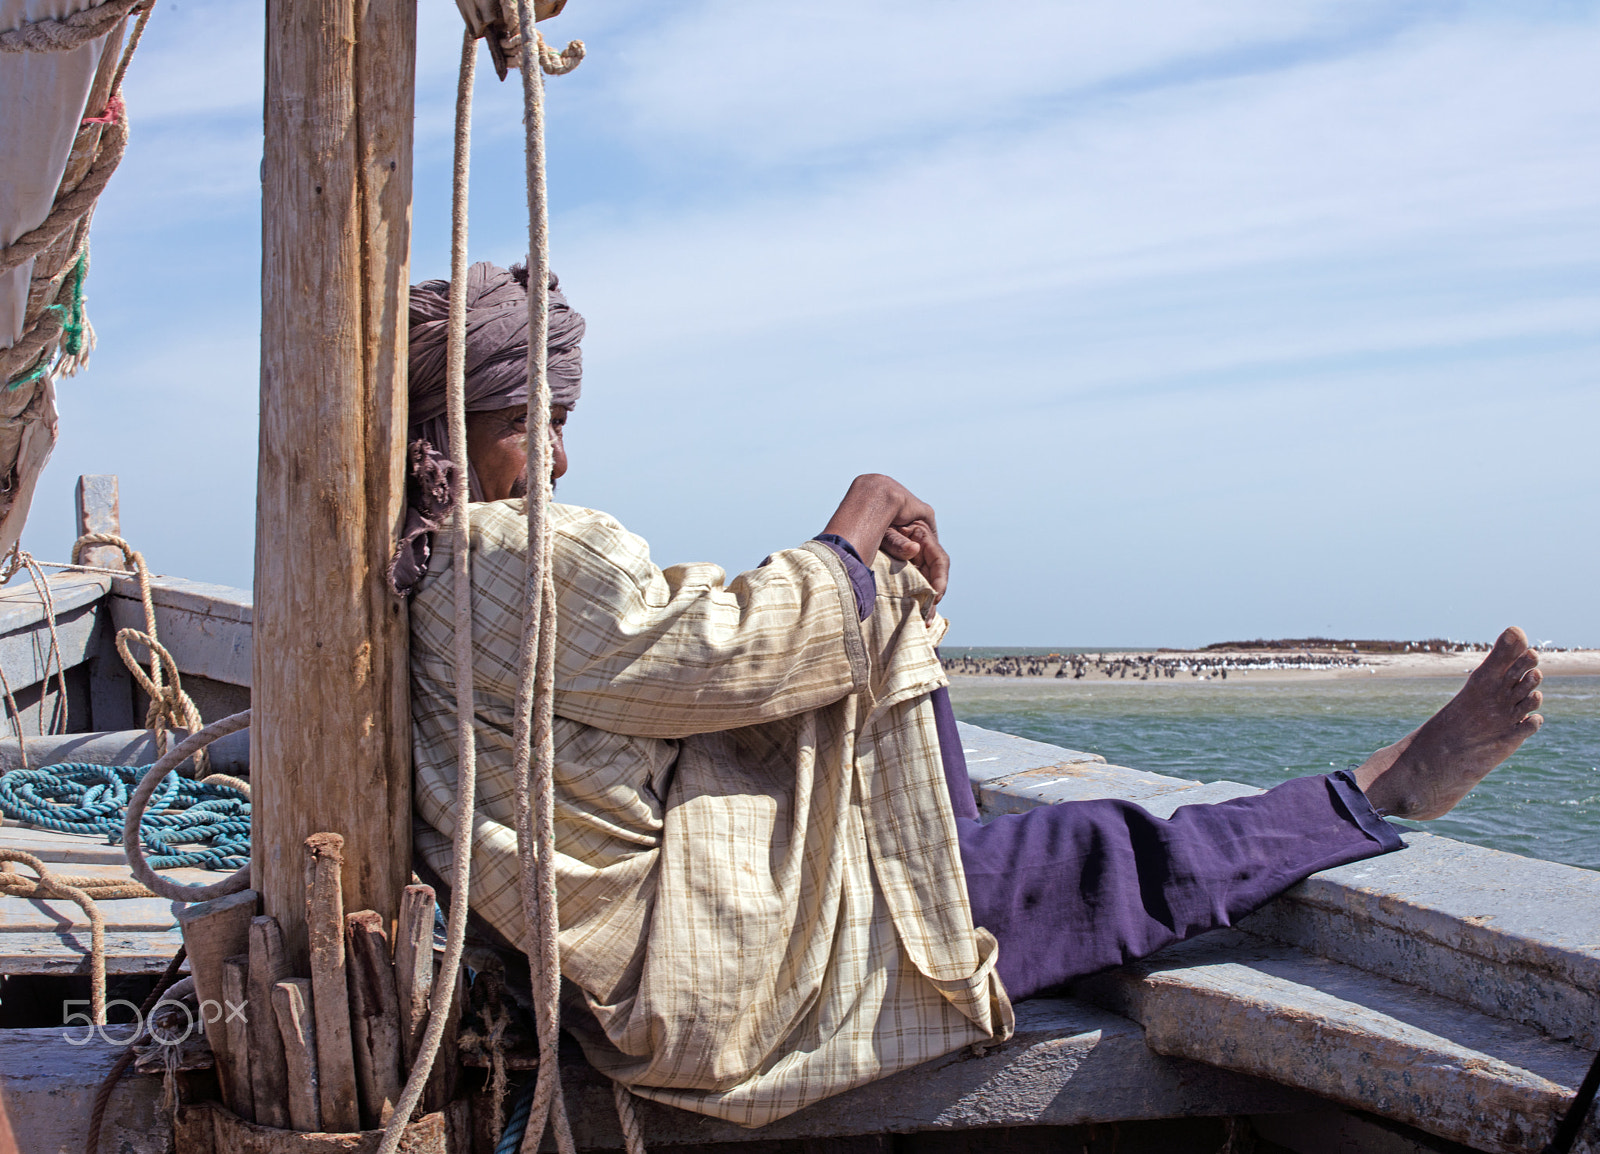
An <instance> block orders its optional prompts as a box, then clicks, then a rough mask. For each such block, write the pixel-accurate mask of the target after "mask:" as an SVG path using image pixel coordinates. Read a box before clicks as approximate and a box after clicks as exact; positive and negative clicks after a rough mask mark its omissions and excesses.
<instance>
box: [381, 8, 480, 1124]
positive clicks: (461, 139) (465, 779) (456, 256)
mask: <svg viewBox="0 0 1600 1154" xmlns="http://www.w3.org/2000/svg"><path fill="white" fill-rule="evenodd" d="M477 58H478V40H477V37H475V36H474V35H473V34H472V31H471V30H470V29H469V30H468V31H467V32H466V33H464V34H463V36H462V39H461V72H460V77H459V79H458V81H457V83H456V134H455V162H454V167H453V170H452V173H451V200H450V312H449V318H448V322H447V323H448V329H447V331H446V337H445V341H446V344H445V418H446V421H447V422H448V424H449V427H450V458H451V460H453V461H456V462H457V467H456V469H455V472H454V474H453V476H452V478H451V484H452V486H453V488H454V492H453V493H452V495H451V500H452V506H453V508H454V515H453V516H452V518H451V522H450V540H451V552H452V566H453V568H452V570H451V578H452V581H453V582H454V585H455V590H454V592H455V605H454V609H455V621H454V625H455V648H454V652H453V654H452V657H453V660H454V666H455V668H454V673H455V679H456V806H455V833H454V837H453V839H452V845H451V854H452V861H451V876H450V912H449V916H448V918H447V919H446V921H445V934H444V957H443V958H442V959H441V960H440V964H439V970H438V973H437V974H436V975H435V976H434V979H433V989H432V990H431V991H430V992H429V995H428V1006H429V1012H428V1025H427V1028H426V1029H425V1030H424V1031H423V1034H422V1042H421V1043H420V1045H419V1046H418V1049H417V1057H416V1060H415V1061H414V1062H413V1063H412V1066H411V1073H410V1074H409V1075H408V1076H407V1077H406V1084H405V1089H403V1090H402V1091H401V1092H400V1100H399V1102H397V1103H396V1104H395V1108H394V1114H393V1116H392V1117H391V1118H390V1119H389V1124H388V1125H387V1126H385V1127H384V1130H383V1142H382V1144H381V1145H379V1147H378V1154H395V1151H396V1150H398V1149H399V1148H400V1138H401V1135H402V1134H404V1132H405V1127H406V1124H407V1123H408V1122H409V1121H410V1120H411V1114H412V1111H414V1110H415V1109H416V1108H417V1103H418V1102H420V1101H421V1100H422V1092H423V1090H424V1089H426V1088H427V1085H428V1077H429V1075H430V1074H431V1073H432V1072H433V1064H434V1061H435V1060H436V1059H437V1058H438V1056H439V1044H440V1042H442V1041H443V1040H444V1032H445V1028H446V1027H447V1026H448V1025H449V1022H448V1021H446V1018H447V1016H448V1007H449V1006H450V993H451V991H452V990H454V989H455V985H456V980H457V975H458V974H459V972H460V969H461V953H462V950H463V949H464V948H465V945H466V937H467V892H468V885H469V883H470V882H471V872H472V826H473V820H472V819H473V814H474V812H475V811H476V809H477V804H478V795H477V789H478V762H477V749H476V746H475V745H474V743H473V735H472V718H473V711H474V703H473V678H472V588H471V580H472V573H471V558H470V552H471V547H470V544H469V541H468V535H467V530H468V524H467V502H468V501H469V500H470V499H471V495H470V494H469V493H468V491H467V469H466V468H465V463H466V460H467V417H466V365H467V339H466V338H467V175H468V170H469V168H470V161H469V158H470V155H471V151H472V82H473V78H474V76H475V74H476V72H477Z"/></svg>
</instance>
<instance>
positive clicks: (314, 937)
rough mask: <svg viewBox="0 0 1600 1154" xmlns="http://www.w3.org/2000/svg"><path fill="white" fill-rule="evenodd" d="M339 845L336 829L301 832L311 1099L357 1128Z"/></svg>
mask: <svg viewBox="0 0 1600 1154" xmlns="http://www.w3.org/2000/svg"><path fill="white" fill-rule="evenodd" d="M342 848H343V843H342V841H341V840H340V838H339V835H338V834H336V833H319V834H312V835H311V836H310V837H308V838H306V868H305V902H306V933H307V935H308V936H309V938H310V955H311V1005H312V1009H313V1011H314V1012H315V1015H316V1022H317V1079H318V1083H317V1101H318V1102H319V1103H320V1104H321V1108H322V1124H323V1125H324V1126H326V1127H327V1128H328V1129H329V1130H330V1131H331V1132H333V1133H338V1134H342V1133H348V1132H350V1131H353V1130H359V1129H361V1116H360V1110H359V1109H358V1108H357V1104H356V1064H355V1051H354V1048H353V1044H352V1042H351V1038H350V992H349V978H348V967H347V965H346V958H345V951H344V906H343V905H342V904H341V902H340V898H339V891H340V878H339V874H340V869H339V864H340V861H339V855H340V851H341V849H342ZM285 1044H287V1040H286V1041H285Z"/></svg>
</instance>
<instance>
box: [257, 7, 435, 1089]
mask: <svg viewBox="0 0 1600 1154" xmlns="http://www.w3.org/2000/svg"><path fill="white" fill-rule="evenodd" d="M266 42H267V47H266V101H265V142H264V144H265V148H264V152H265V156H264V163H263V181H262V220H263V228H262V254H263V257H262V276H261V407H260V414H261V426H260V428H261V436H260V453H259V457H258V473H257V484H256V542H257V549H256V570H255V581H254V593H255V606H254V611H253V624H254V629H255V637H254V654H255V658H254V671H253V674H252V677H251V683H250V684H251V691H252V695H253V713H254V725H253V726H252V728H251V757H250V761H251V765H252V766H253V767H255V778H256V782H257V789H258V791H259V796H258V797H257V798H256V808H255V813H256V818H257V820H256V823H255V829H254V831H253V832H254V837H255V839H256V841H255V847H256V852H255V855H254V861H255V869H256V874H255V875H254V879H253V880H254V884H256V885H257V886H258V887H259V888H260V889H261V890H262V893H263V895H264V898H265V901H266V912H267V913H269V914H272V915H274V916H276V917H277V918H278V920H279V922H280V923H281V924H282V925H283V931H284V936H285V939H286V940H287V942H288V944H289V953H290V956H291V958H295V959H298V958H300V957H302V956H304V952H305V949H306V931H305V929H304V925H303V922H302V920H301V919H302V916H303V915H302V889H301V882H300V879H299V877H298V871H297V870H296V868H295V865H296V862H297V860H298V857H299V848H300V845H301V843H302V841H303V840H304V839H305V838H306V837H307V836H308V835H310V834H313V833H315V832H317V831H318V830H322V829H327V828H329V827H330V826H332V827H333V828H335V829H337V830H339V831H340V832H341V833H343V834H344V836H345V839H346V868H345V870H344V875H343V876H344V886H345V899H346V900H345V904H346V905H347V907H348V908H350V909H372V910H376V911H377V912H378V913H379V914H380V915H382V917H383V919H384V924H385V925H386V926H392V925H393V924H394V919H395V917H396V915H397V913H398V911H399V904H400V891H401V890H402V889H404V888H405V885H406V883H407V882H408V881H409V879H410V872H411V722H410V710H409V704H408V701H407V684H408V676H409V675H408V670H407V663H406V636H407V626H406V614H405V610H404V607H403V605H402V604H401V603H400V602H398V601H397V600H396V599H395V598H394V597H393V596H392V595H391V594H390V593H389V591H388V588H387V585H386V582H385V580H384V573H385V570H386V568H387V565H388V561H389V554H390V552H391V550H392V547H393V546H392V542H393V540H394V536H395V533H396V531H397V530H398V528H399V526H400V523H401V517H402V513H403V509H404V502H405V482H406V473H405V433H406V420H405V411H406V410H405V404H406V336H407V312H406V309H407V300H408V295H409V294H408V265H407V261H408V257H409V247H410V220H411V213H410V206H411V152H412V133H413V123H414V119H415V117H414V113H415V77H414V69H415V61H416V5H415V3H414V2H413V0H361V2H359V3H358V2H357V0H274V2H273V3H271V4H269V5H268V8H267V19H266ZM318 996H319V997H320V996H321V995H320V992H319V994H318ZM319 1024H320V1020H319ZM322 1044H323V1046H324V1047H326V1044H327V1042H326V1039H323V1040H322ZM324 1065H326V1062H324ZM325 1121H327V1120H326V1119H325Z"/></svg>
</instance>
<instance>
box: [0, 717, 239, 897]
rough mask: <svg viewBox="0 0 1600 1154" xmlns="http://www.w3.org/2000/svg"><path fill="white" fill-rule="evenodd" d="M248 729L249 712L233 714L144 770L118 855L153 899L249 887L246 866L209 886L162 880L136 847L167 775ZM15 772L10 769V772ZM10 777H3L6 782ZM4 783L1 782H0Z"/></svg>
mask: <svg viewBox="0 0 1600 1154" xmlns="http://www.w3.org/2000/svg"><path fill="white" fill-rule="evenodd" d="M249 726H250V711H249V710H248V709H246V710H245V711H244V712H242V713H235V714H233V715H232V716H230V717H224V718H223V719H222V720H221V721H213V722H212V723H211V724H210V725H208V726H206V727H205V728H204V729H202V730H200V732H198V733H191V734H190V735H189V736H188V737H186V738H184V739H183V740H182V741H180V742H179V743H178V745H177V747H176V748H174V749H169V750H168V751H167V752H166V753H164V754H162V755H161V756H160V757H159V758H157V759H156V763H155V764H154V765H152V766H151V767H150V768H149V769H147V770H145V774H144V777H143V778H142V779H141V780H140V782H139V785H138V787H137V788H136V789H135V790H134V791H133V795H132V796H131V797H129V798H128V811H127V813H126V815H125V816H124V817H123V820H122V852H123V853H125V854H126V855H127V856H128V868H129V869H130V870H131V871H132V873H133V876H134V877H135V878H137V879H138V880H139V881H142V882H143V883H144V884H145V885H147V886H149V887H150V889H151V890H152V891H153V892H154V893H155V895H156V896H157V897H162V898H167V899H168V900H170V901H175V902H208V901H210V900H211V899H212V898H220V897H226V896H227V895H228V894H236V893H238V892H239V891H240V890H244V889H249V888H250V867H249V866H248V865H246V866H244V867H242V868H240V869H238V870H236V871H235V872H233V873H231V874H229V875H228V876H227V877H225V878H223V879H222V880H221V881H220V882H214V883H212V884H211V885H181V884H179V883H177V882H174V881H170V880H169V879H167V878H164V877H162V876H161V875H160V874H158V873H156V872H155V871H154V870H153V869H151V868H150V863H149V862H147V861H146V860H145V856H144V850H143V849H142V848H141V846H140V842H139V833H140V829H141V828H142V825H143V822H144V811H145V807H146V806H147V805H148V804H149V803H150V798H151V796H152V795H153V794H154V793H155V791H156V787H157V786H159V785H161V784H162V782H163V781H165V780H166V777H167V775H168V774H169V773H170V772H171V771H172V770H174V769H176V768H177V767H178V766H180V765H182V764H183V762H184V760H185V759H186V758H188V757H189V756H190V755H191V754H193V753H195V752H197V751H199V750H201V749H204V748H205V747H206V746H208V745H210V744H211V743H212V742H213V741H215V740H216V739H217V738H219V737H226V736H227V735H228V734H230V733H238V732H239V730H241V729H248V728H249ZM16 772H18V771H17V770H13V771H12V773H16ZM10 777H11V774H7V775H6V779H9V778H10ZM0 780H5V779H0Z"/></svg>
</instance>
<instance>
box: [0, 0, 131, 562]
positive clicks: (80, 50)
mask: <svg viewBox="0 0 1600 1154" xmlns="http://www.w3.org/2000/svg"><path fill="white" fill-rule="evenodd" d="M94 7H96V5H95V4H94V3H91V2H90V0H0V34H3V33H7V32H12V31H14V30H17V29H21V28H23V27H24V26H26V25H30V24H34V23H35V22H38V21H43V20H59V19H62V18H64V17H68V16H70V15H72V14H73V13H75V12H81V11H87V10H88V9H91V8H94ZM119 7H122V8H125V7H126V5H120V6H119ZM126 24H127V20H126V19H125V18H124V19H120V20H117V21H116V22H115V23H113V24H112V25H111V27H110V29H109V30H108V31H106V32H104V33H103V34H101V35H99V36H96V37H94V38H92V39H89V40H87V41H85V42H84V43H82V44H80V45H78V46H77V47H75V48H69V49H66V50H62V51H39V50H22V51H3V52H0V252H4V250H5V249H6V248H8V247H10V246H11V245H13V244H15V243H16V241H17V240H18V239H19V238H21V237H23V236H24V235H26V234H27V233H29V232H31V231H32V230H34V229H36V228H38V227H39V226H40V225H41V224H43V223H44V222H45V220H46V218H48V217H49V215H50V210H51V206H52V205H53V204H54V203H55V202H56V200H57V197H58V196H59V195H62V194H65V193H68V192H70V191H71V190H72V189H74V188H76V187H77V186H78V184H79V182H81V181H82V180H83V179H84V177H85V175H86V174H87V173H89V171H90V169H91V167H92V166H93V164H94V162H95V159H96V155H97V153H98V152H99V151H100V144H101V140H102V138H103V137H105V135H106V133H107V132H108V131H111V132H120V131H121V126H120V125H117V124H112V123H105V124H84V123H83V121H84V120H85V118H87V117H96V116H100V115H103V114H104V113H105V111H106V104H107V101H108V100H109V98H110V95H111V81H112V76H113V74H114V72H115V70H116V65H117V57H118V53H119V51H120V49H121V46H122V40H123V36H124V34H125V30H126ZM88 229H89V220H88V217H87V216H85V217H84V218H83V219H82V220H81V221H79V222H77V223H76V224H75V225H74V226H73V227H70V228H68V229H66V230H65V232H63V233H62V235H61V236H60V237H59V238H57V239H56V240H55V241H53V242H52V243H51V244H49V245H47V246H46V247H45V248H44V249H43V250H41V251H40V252H38V253H37V254H35V255H34V256H32V257H29V258H28V259H25V260H23V261H22V262H21V263H20V264H18V265H17V266H16V267H15V268H11V269H8V270H5V271H0V366H4V369H5V372H4V373H3V376H4V378H5V379H4V380H0V556H4V555H5V554H6V553H8V552H9V551H10V549H11V547H12V545H14V544H15V543H16V542H17V540H18V538H20V537H21V535H22V526H23V522H24V521H25V520H26V519H27V516H28V506H29V504H30V502H31V501H32V498H33V490H34V486H35V484H36V483H37V481H38V478H39V474H40V473H41V472H42V471H43V470H44V466H45V463H46V462H47V461H48V460H49V459H50V452H51V450H52V449H53V448H54V446H55V442H56V405H55V385H54V380H53V378H54V377H55V376H56V375H58V373H59V372H61V371H62V370H67V371H70V370H71V369H72V368H74V367H75V365H76V362H77V361H79V360H81V359H82V356H81V353H80V354H79V356H77V357H76V358H74V359H73V362H72V363H71V364H67V365H62V364H60V363H58V361H57V359H56V358H57V355H58V351H59V347H60V342H61V337H60V335H59V333H57V332H56V330H59V329H60V328H61V327H62V322H63V320H64V319H66V320H67V321H68V322H69V323H71V318H63V316H62V310H63V309H64V308H65V307H66V306H64V305H61V304H59V303H58V302H61V301H63V300H64V299H66V298H68V297H70V296H71V295H72V292H73V289H74V286H73V284H72V283H71V278H73V277H74V275H76V274H80V273H81V269H79V267H78V266H79V260H80V257H81V256H82V254H83V252H84V247H85V243H86V241H87V238H88ZM3 263H7V262H3V261H0V264H3ZM52 306H55V307H54V309H52ZM79 319H80V320H81V318H79ZM41 321H43V322H44V326H45V327H44V329H42V330H41V329H39V328H38V325H39V323H40V322H41ZM46 333H51V334H53V335H51V336H50V337H49V339H47V340H46V341H45V343H44V345H43V346H42V347H40V348H38V349H37V350H36V351H35V350H34V349H33V346H34V345H35V344H38V341H37V339H35V340H31V341H30V339H29V338H30V334H33V335H34V336H35V337H38V336H44V335H45V334H46ZM84 351H86V349H85V350H84ZM7 353H12V355H10V356H7ZM13 361H22V362H25V363H20V364H12V362H13ZM41 366H44V367H45V371H44V372H39V371H38V370H39V368H40V367H41Z"/></svg>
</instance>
